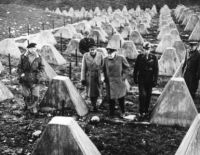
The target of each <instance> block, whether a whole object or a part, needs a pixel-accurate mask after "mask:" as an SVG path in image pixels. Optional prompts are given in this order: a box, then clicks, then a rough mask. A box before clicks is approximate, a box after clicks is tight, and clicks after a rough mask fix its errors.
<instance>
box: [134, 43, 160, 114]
mask: <svg viewBox="0 0 200 155" xmlns="http://www.w3.org/2000/svg"><path fill="white" fill-rule="evenodd" d="M150 48H151V45H150V43H149V42H145V43H144V44H143V49H144V53H141V54H139V55H138V56H137V59H136V62H135V66H134V73H133V77H134V82H135V84H138V88H139V113H140V115H141V116H142V117H143V116H147V114H148V109H149V104H150V100H151V93H152V88H153V87H155V86H156V84H157V78H158V60H157V58H156V56H155V55H153V54H151V53H150Z"/></svg>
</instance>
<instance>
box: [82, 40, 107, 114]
mask: <svg viewBox="0 0 200 155" xmlns="http://www.w3.org/2000/svg"><path fill="white" fill-rule="evenodd" d="M102 67H103V55H102V54H101V53H100V52H98V51H97V50H96V46H95V44H93V43H92V44H90V48H89V52H87V53H85V54H84V55H83V59H82V68H81V83H82V85H84V86H86V87H87V88H86V90H87V95H88V96H89V97H90V100H91V103H92V106H93V111H97V106H96V102H97V99H98V97H99V95H100V82H101V73H102Z"/></svg>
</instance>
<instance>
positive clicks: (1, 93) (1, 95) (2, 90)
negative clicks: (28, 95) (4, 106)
mask: <svg viewBox="0 0 200 155" xmlns="http://www.w3.org/2000/svg"><path fill="white" fill-rule="evenodd" d="M12 98H14V95H13V94H12V93H11V91H10V90H9V89H8V88H7V87H6V86H5V85H4V84H3V83H2V82H0V102H3V101H5V100H8V99H12Z"/></svg>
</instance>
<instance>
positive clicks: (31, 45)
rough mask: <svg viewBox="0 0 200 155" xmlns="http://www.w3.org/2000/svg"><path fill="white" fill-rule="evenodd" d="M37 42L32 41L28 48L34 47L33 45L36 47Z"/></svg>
mask: <svg viewBox="0 0 200 155" xmlns="http://www.w3.org/2000/svg"><path fill="white" fill-rule="evenodd" d="M36 45H37V44H36V43H30V44H29V45H28V46H27V48H33V47H36Z"/></svg>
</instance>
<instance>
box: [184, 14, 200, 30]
mask: <svg viewBox="0 0 200 155" xmlns="http://www.w3.org/2000/svg"><path fill="white" fill-rule="evenodd" d="M198 21H199V17H198V16H197V15H196V14H193V15H192V16H191V17H190V19H189V21H188V22H187V25H186V26H185V29H184V31H193V29H194V28H195V26H196V24H197V22H198Z"/></svg>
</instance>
